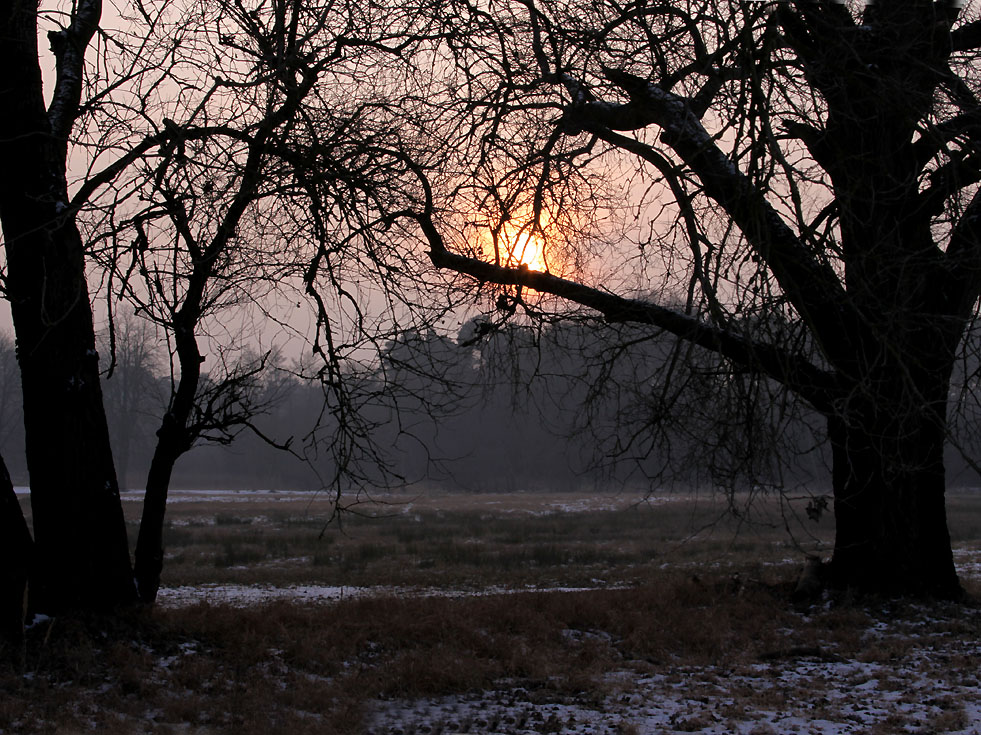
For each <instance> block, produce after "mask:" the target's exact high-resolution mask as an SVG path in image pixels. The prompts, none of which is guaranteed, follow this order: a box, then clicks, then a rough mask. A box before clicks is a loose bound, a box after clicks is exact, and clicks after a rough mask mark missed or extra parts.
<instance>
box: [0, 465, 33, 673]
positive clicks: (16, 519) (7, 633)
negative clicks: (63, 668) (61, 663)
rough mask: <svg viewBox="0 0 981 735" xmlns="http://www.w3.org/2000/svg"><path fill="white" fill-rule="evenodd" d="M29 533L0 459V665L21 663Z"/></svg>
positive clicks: (31, 545)
mask: <svg viewBox="0 0 981 735" xmlns="http://www.w3.org/2000/svg"><path fill="white" fill-rule="evenodd" d="M32 547H33V542H32V541H31V533H30V531H29V530H28V528H27V522H26V521H25V520H24V514H23V512H22V511H21V508H20V502H19V501H18V500H17V496H16V495H15V494H14V486H13V483H11V481H10V474H9V473H8V472H7V466H6V464H4V461H3V458H0V560H2V562H0V662H3V661H11V662H12V663H13V664H14V666H15V667H17V668H20V667H21V666H22V665H23V663H24V613H25V610H24V602H25V599H24V598H25V595H26V593H27V579H28V575H29V572H30V568H31V556H32V552H33V548H32Z"/></svg>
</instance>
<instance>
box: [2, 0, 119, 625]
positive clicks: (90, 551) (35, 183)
mask: <svg viewBox="0 0 981 735" xmlns="http://www.w3.org/2000/svg"><path fill="white" fill-rule="evenodd" d="M36 12H37V4H36V3H30V2H24V1H23V0H14V1H13V2H9V3H3V4H0V31H2V32H3V34H4V40H3V43H0V70H2V73H3V74H4V81H3V84H0V109H2V110H3V111H4V114H3V115H0V168H2V170H3V172H4V173H3V176H2V177H0V222H2V225H3V235H4V247H5V249H6V255H7V273H6V286H7V296H8V298H9V300H10V303H11V313H12V315H13V321H14V331H15V334H16V338H17V358H18V362H19V363H20V369H21V381H22V387H23V395H24V426H25V438H26V453H27V465H28V470H29V472H30V481H31V507H32V510H33V516H34V518H33V520H34V541H35V551H36V565H35V575H34V576H33V577H32V579H31V604H32V606H33V607H34V608H35V609H36V610H38V611H43V612H49V613H58V612H60V611H63V610H66V609H70V608H88V609H104V608H109V607H113V606H115V605H118V604H121V603H126V602H129V601H132V600H133V599H134V597H135V590H134V586H133V579H132V568H131V566H130V560H129V548H128V544H127V540H126V525H125V522H124V519H123V512H122V505H121V503H120V498H119V489H118V486H117V482H116V473H115V468H114V466H113V461H112V451H111V449H110V446H109V431H108V428H107V425H106V417H105V411H104V408H103V405H102V389H101V386H100V383H99V359H98V355H97V353H96V350H95V334H94V329H93V323H92V311H91V307H90V305H89V296H88V287H87V283H86V280H85V261H84V256H83V245H82V239H81V235H80V234H79V231H78V228H77V226H76V224H75V221H74V218H73V217H72V216H71V215H70V213H69V212H68V208H67V183H66V179H65V170H64V152H65V151H64V148H65V145H66V143H65V142H64V141H58V140H57V139H55V137H54V136H53V135H52V129H51V124H50V121H49V119H48V116H47V113H46V111H45V108H44V100H43V98H42V96H41V77H40V69H39V68H38V61H37V60H38V55H37V28H36Z"/></svg>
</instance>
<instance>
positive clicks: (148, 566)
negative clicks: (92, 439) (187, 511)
mask: <svg viewBox="0 0 981 735" xmlns="http://www.w3.org/2000/svg"><path fill="white" fill-rule="evenodd" d="M197 282H198V283H200V281H197ZM192 303H193V304H195V305H196V303H197V302H196V301H194V302H192ZM182 314H184V315H185V317H186V318H187V319H188V321H189V322H190V323H191V324H196V323H197V319H198V314H199V312H198V311H197V309H196V308H188V309H187V310H186V311H183V312H182ZM174 332H175V336H176V342H177V353H178V359H179V360H180V366H181V377H180V381H179V382H178V384H177V391H176V392H175V394H174V396H173V400H172V401H171V405H170V408H169V410H168V411H167V413H165V414H164V417H163V420H162V421H161V423H160V429H159V431H157V446H156V449H154V452H153V460H152V461H151V462H150V472H149V474H148V475H147V481H146V494H145V495H144V498H143V515H142V517H141V518H140V534H139V537H138V539H137V541H136V559H135V562H136V563H135V576H136V588H137V593H138V595H139V598H140V602H143V603H145V604H148V605H149V604H152V603H153V602H154V601H156V599H157V591H158V590H159V589H160V572H161V571H162V569H163V554H164V548H163V524H164V515H165V514H166V512H167V493H168V492H169V489H170V478H171V475H172V474H173V472H174V465H175V464H176V463H177V460H178V459H179V458H180V456H181V455H182V454H184V452H186V451H187V450H189V449H190V448H191V444H192V443H193V439H194V437H193V436H192V434H191V432H190V431H189V430H188V420H189V419H190V417H191V412H192V410H193V408H194V399H195V397H196V395H197V391H198V384H199V383H200V380H201V362H202V357H201V352H200V350H199V349H198V343H197V340H196V339H195V337H194V330H193V328H191V327H189V326H184V325H182V326H180V327H178V328H176V329H175V330H174Z"/></svg>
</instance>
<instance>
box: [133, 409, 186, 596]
mask: <svg viewBox="0 0 981 735" xmlns="http://www.w3.org/2000/svg"><path fill="white" fill-rule="evenodd" d="M174 424H175V419H174V416H173V414H172V413H168V414H167V415H166V416H164V420H163V425H162V426H161V428H160V431H159V432H158V440H157V447H156V449H155V450H154V452H153V460H152V461H151V462H150V472H149V474H148V475H147V480H146V494H145V495H144V497H143V515H142V516H141V518H140V534H139V537H138V538H137V540H136V556H135V559H134V562H135V564H134V576H135V577H136V589H137V594H138V595H139V598H140V602H142V603H145V604H147V605H150V604H153V602H155V601H156V599H157V591H158V590H159V589H160V573H161V571H162V570H163V554H164V548H163V525H164V516H165V514H166V512H167V493H168V491H169V489H170V478H171V475H172V474H173V471H174V465H175V464H176V463H177V460H178V458H179V457H180V456H181V454H183V451H184V449H183V447H184V444H183V436H182V432H181V431H180V429H179V428H178V427H177V426H176V425H174Z"/></svg>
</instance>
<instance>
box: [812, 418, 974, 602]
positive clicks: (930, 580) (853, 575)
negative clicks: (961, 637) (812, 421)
mask: <svg viewBox="0 0 981 735" xmlns="http://www.w3.org/2000/svg"><path fill="white" fill-rule="evenodd" d="M934 405H936V404H934ZM856 413H858V414H860V415H859V416H857V417H856ZM877 413H879V414H881V412H876V411H874V410H868V411H861V412H853V413H851V415H847V414H846V415H844V416H841V417H834V418H832V419H830V420H829V435H830V439H831V446H832V453H833V463H834V469H833V484H834V496H835V503H834V510H835V521H836V537H835V550H834V557H833V559H832V565H831V571H832V575H831V576H832V584H833V585H834V586H835V587H838V588H845V589H854V590H860V591H862V592H873V593H882V594H887V595H896V594H900V595H903V594H909V595H916V596H930V597H939V598H946V599H956V598H958V597H960V596H961V594H962V590H961V587H960V583H959V581H958V579H957V572H956V571H955V569H954V560H953V554H952V553H951V548H950V534H949V532H948V530H947V515H946V509H945V502H944V494H945V474H944V463H943V453H944V431H943V425H944V424H943V423H942V419H943V416H938V415H937V411H931V410H930V409H929V407H924V406H922V405H920V406H918V407H917V410H915V411H913V410H911V411H910V412H909V413H908V414H907V415H905V417H904V420H902V421H899V420H896V419H895V418H893V419H892V420H890V421H883V420H881V416H877V415H876V414H877ZM941 413H943V412H941Z"/></svg>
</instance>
